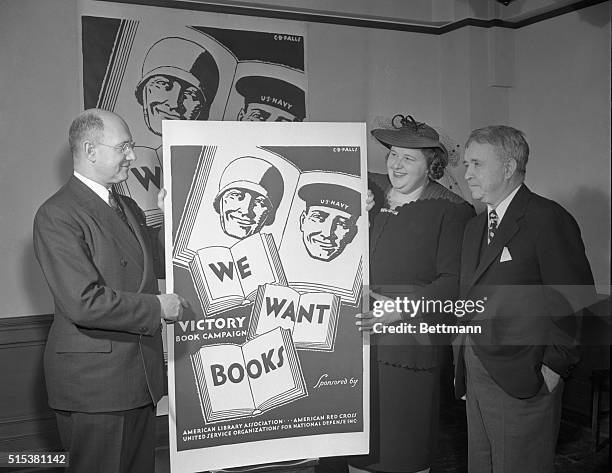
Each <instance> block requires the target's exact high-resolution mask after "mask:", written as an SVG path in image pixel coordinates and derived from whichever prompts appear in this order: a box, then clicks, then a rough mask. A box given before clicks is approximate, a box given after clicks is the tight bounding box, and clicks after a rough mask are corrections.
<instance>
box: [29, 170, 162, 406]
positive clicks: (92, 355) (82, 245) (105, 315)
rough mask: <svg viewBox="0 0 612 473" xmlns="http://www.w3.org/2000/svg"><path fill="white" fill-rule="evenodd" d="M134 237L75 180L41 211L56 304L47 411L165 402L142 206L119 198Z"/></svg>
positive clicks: (40, 240)
mask: <svg viewBox="0 0 612 473" xmlns="http://www.w3.org/2000/svg"><path fill="white" fill-rule="evenodd" d="M119 200H120V203H121V204H122V207H123V208H124V210H125V214H126V216H127V218H128V221H129V223H130V225H131V227H132V229H133V233H132V231H131V230H130V228H128V226H127V225H126V224H125V223H124V222H123V221H122V220H121V218H120V217H119V216H118V215H117V214H116V213H115V211H114V210H113V209H112V208H111V207H110V206H108V205H107V204H106V203H105V202H104V201H103V200H102V199H100V197H99V196H98V195H96V194H95V193H94V192H93V191H92V190H91V189H89V188H88V187H87V186H86V185H85V184H83V183H82V182H81V181H79V180H78V179H77V178H75V177H74V176H73V177H72V178H71V179H70V180H69V181H68V182H67V183H66V185H64V186H63V187H62V188H61V189H60V190H59V191H58V192H57V193H56V194H55V195H53V196H52V197H51V198H49V199H48V200H47V201H46V202H45V203H44V204H43V205H42V206H41V207H40V209H39V210H38V212H37V214H36V217H35V220H34V250H35V253H36V257H37V259H38V262H39V263H40V266H41V268H42V270H43V273H44V276H45V279H46V280H47V284H48V285H49V288H50V290H51V293H52V294H53V299H54V304H55V316H54V319H53V323H52V325H51V329H50V331H49V335H48V339H47V345H46V347H45V355H44V369H45V378H46V383H47V392H48V396H49V405H50V406H51V407H52V408H54V409H60V410H67V411H78V412H109V411H118V410H127V409H132V408H135V407H139V406H143V405H146V404H150V403H152V402H153V403H156V402H157V401H158V400H159V398H160V397H161V396H162V395H163V394H164V393H165V389H166V388H165V386H166V383H165V374H164V362H163V351H162V340H161V307H160V303H159V300H158V299H157V297H156V295H155V294H157V293H158V290H157V280H156V278H155V276H154V273H153V268H152V259H151V247H150V241H149V240H148V238H147V236H146V235H147V234H146V227H145V224H144V222H145V220H144V215H143V213H142V211H141V210H140V209H139V208H138V206H137V205H136V203H135V202H134V201H133V200H132V199H130V198H128V197H125V196H119Z"/></svg>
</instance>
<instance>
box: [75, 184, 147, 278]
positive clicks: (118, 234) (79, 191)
mask: <svg viewBox="0 0 612 473" xmlns="http://www.w3.org/2000/svg"><path fill="white" fill-rule="evenodd" d="M68 186H69V188H70V189H71V190H72V192H74V193H75V194H76V201H77V202H79V203H80V204H81V205H82V206H83V207H85V208H86V209H87V210H88V212H89V213H90V214H91V215H92V216H95V217H96V218H97V219H98V220H100V221H101V222H103V223H104V225H105V226H107V227H108V228H109V229H110V230H111V231H110V232H109V233H110V235H111V238H112V239H113V240H114V241H115V242H116V243H117V245H118V246H119V247H121V248H122V249H123V251H124V253H125V254H127V257H129V258H130V259H131V260H132V261H133V262H134V263H135V264H136V265H138V267H140V268H143V261H142V260H140V258H138V255H139V254H140V251H139V250H142V253H143V254H144V253H145V250H144V247H143V237H142V233H140V232H141V230H140V228H139V225H138V224H137V223H134V227H133V228H134V232H135V233H136V235H140V236H137V237H136V238H134V235H133V234H132V232H131V231H130V229H129V228H128V226H127V225H126V224H125V223H124V222H123V221H122V220H121V218H120V217H119V216H118V215H117V214H116V213H115V211H114V210H113V209H112V208H111V207H110V206H109V205H108V204H106V203H105V202H104V201H103V200H102V199H101V198H100V196H98V195H97V194H96V193H95V192H94V191H92V190H91V189H90V188H89V187H87V186H86V185H85V184H83V183H82V182H81V181H80V180H79V179H77V178H76V177H74V176H72V177H71V178H70V181H68ZM125 207H126V206H125V205H124V208H125ZM127 215H128V214H127V212H126V216H127ZM130 218H131V220H129V222H130V224H131V225H132V224H133V223H132V222H135V221H136V220H135V217H134V215H133V214H132V213H131V212H130V217H128V219H130ZM144 260H145V261H146V257H145V258H144ZM143 269H144V268H143ZM140 285H142V281H141V283H140Z"/></svg>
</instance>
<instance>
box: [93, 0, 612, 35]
mask: <svg viewBox="0 0 612 473" xmlns="http://www.w3.org/2000/svg"><path fill="white" fill-rule="evenodd" d="M99 1H106V2H110V3H126V4H131V5H146V6H153V7H164V8H174V9H178V10H192V11H204V12H210V13H223V14H229V15H241V16H252V17H260V18H273V19H279V20H293V21H305V22H310V23H324V24H332V25H341V26H355V27H359V28H372V29H380V30H393V31H404V32H410V33H423V34H431V35H442V34H446V33H450V32H451V31H455V30H458V29H461V28H465V27H468V26H472V27H477V28H510V29H519V28H523V27H525V26H529V25H533V24H534V23H539V22H541V21H544V20H548V19H551V18H555V17H558V16H561V15H565V14H567V13H571V12H574V11H578V10H582V9H584V8H588V7H591V6H594V5H598V4H600V3H604V2H608V1H610V0H580V1H577V2H574V3H571V4H569V5H565V6H563V7H559V8H555V9H553V10H550V11H548V12H545V13H539V14H534V15H533V16H529V17H527V18H523V19H521V20H517V21H508V20H501V19H498V18H496V19H491V20H482V19H477V18H465V19H463V20H459V21H454V22H451V23H444V24H439V25H434V24H424V23H423V24H417V23H409V22H407V21H390V20H388V19H376V17H357V16H349V15H347V16H340V15H333V14H323V13H314V12H309V11H304V10H298V9H291V10H289V9H275V8H270V7H269V6H268V7H266V8H256V7H252V6H238V5H221V4H218V3H213V2H207V3H202V2H193V1H186V0H99Z"/></svg>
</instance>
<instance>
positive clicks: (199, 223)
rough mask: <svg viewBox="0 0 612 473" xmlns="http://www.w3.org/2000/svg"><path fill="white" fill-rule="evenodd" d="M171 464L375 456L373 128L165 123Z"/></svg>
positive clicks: (193, 467) (178, 467)
mask: <svg viewBox="0 0 612 473" xmlns="http://www.w3.org/2000/svg"><path fill="white" fill-rule="evenodd" d="M163 137H164V145H163V146H164V149H163V155H164V169H165V175H164V186H165V188H166V189H167V191H168V198H167V199H166V209H165V211H166V219H167V224H166V227H165V229H166V232H165V238H166V240H165V242H166V254H167V255H171V257H168V258H167V260H166V274H167V289H168V291H172V292H176V293H179V294H181V295H182V296H183V297H185V298H187V299H188V300H189V302H190V304H191V310H190V311H188V314H187V315H186V317H185V320H182V321H179V322H177V323H176V324H174V325H172V326H169V329H168V340H169V397H170V409H169V414H170V455H171V464H172V471H173V472H194V471H202V470H214V469H219V468H228V467H236V466H244V465H249V464H259V463H267V462H277V461H284V460H293V459H300V458H309V457H317V456H333V455H349V454H360V453H366V452H367V451H368V425H369V418H368V416H369V413H368V407H367V406H368V391H369V390H368V388H369V380H368V378H367V374H366V375H364V367H365V366H368V351H367V343H366V344H364V341H363V339H362V334H361V332H359V331H358V330H357V328H356V326H355V314H356V313H357V312H361V311H362V304H363V290H362V288H363V285H364V284H367V275H368V258H367V255H368V244H367V227H368V222H367V213H366V212H365V210H364V208H365V202H364V199H365V197H364V196H365V195H366V142H365V125H363V124H354V123H352V124H342V123H267V124H264V123H244V122H243V123H240V122H234V123H230V122H171V121H164V123H163Z"/></svg>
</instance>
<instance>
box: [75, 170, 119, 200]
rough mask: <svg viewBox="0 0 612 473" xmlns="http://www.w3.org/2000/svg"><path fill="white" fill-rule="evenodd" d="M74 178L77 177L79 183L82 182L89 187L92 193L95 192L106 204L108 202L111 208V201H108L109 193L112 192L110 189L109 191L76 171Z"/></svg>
mask: <svg viewBox="0 0 612 473" xmlns="http://www.w3.org/2000/svg"><path fill="white" fill-rule="evenodd" d="M74 177H76V178H77V179H78V180H79V181H81V182H82V183H83V184H85V185H86V186H87V187H89V188H90V189H91V190H92V191H94V192H95V193H96V195H98V196H100V198H101V199H102V200H103V201H104V202H106V205H109V206H110V201H109V200H108V193H109V192H110V189H107V188H106V187H104V186H103V185H102V184H99V183H97V182H96V181H92V180H91V179H89V178H87V177H85V176H83V175H82V174H79V173H78V172H76V171H74Z"/></svg>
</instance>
